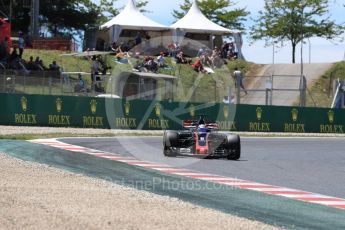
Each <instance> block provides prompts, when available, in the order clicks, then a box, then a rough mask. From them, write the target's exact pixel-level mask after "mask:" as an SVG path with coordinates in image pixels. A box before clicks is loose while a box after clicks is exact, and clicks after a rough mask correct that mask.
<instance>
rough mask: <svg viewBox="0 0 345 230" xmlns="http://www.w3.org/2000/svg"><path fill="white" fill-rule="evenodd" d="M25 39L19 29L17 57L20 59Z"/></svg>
mask: <svg viewBox="0 0 345 230" xmlns="http://www.w3.org/2000/svg"><path fill="white" fill-rule="evenodd" d="M24 46H25V40H24V37H23V32H22V31H19V38H18V48H19V58H20V59H22V57H23V52H24Z"/></svg>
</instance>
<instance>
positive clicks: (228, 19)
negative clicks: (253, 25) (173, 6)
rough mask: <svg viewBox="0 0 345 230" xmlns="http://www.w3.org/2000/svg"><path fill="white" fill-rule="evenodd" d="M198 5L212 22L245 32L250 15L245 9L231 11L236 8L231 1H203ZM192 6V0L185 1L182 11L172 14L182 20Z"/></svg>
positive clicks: (181, 6)
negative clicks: (245, 25) (247, 18)
mask: <svg viewBox="0 0 345 230" xmlns="http://www.w3.org/2000/svg"><path fill="white" fill-rule="evenodd" d="M195 1H196V0H195ZM198 5H199V7H200V10H201V11H202V13H203V14H204V15H205V16H206V17H207V18H208V19H210V20H211V21H213V22H215V23H217V24H219V25H221V26H223V27H226V28H228V29H238V30H242V31H243V30H244V25H243V22H245V21H246V18H245V17H246V16H247V15H248V14H249V13H248V12H247V11H246V10H245V8H236V9H233V10H229V8H231V7H234V6H235V3H233V2H232V1H230V0H203V1H199V2H198ZM191 6H192V2H191V0H185V2H184V3H183V4H180V9H181V11H178V10H174V11H173V13H172V14H173V16H174V17H175V18H176V19H180V18H182V17H183V16H184V15H185V14H186V13H187V12H188V10H189V9H190V7H191Z"/></svg>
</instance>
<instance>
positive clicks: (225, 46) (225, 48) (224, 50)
mask: <svg viewBox="0 0 345 230" xmlns="http://www.w3.org/2000/svg"><path fill="white" fill-rule="evenodd" d="M228 51H229V43H228V42H224V43H223V45H222V52H221V58H223V59H225V58H227V54H228Z"/></svg>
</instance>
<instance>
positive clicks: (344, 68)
mask: <svg viewBox="0 0 345 230" xmlns="http://www.w3.org/2000/svg"><path fill="white" fill-rule="evenodd" d="M336 79H345V61H342V62H337V63H335V64H334V65H333V66H332V68H330V69H329V70H328V71H327V72H326V73H325V74H323V75H322V76H321V77H320V78H319V79H318V80H317V81H316V82H315V84H314V85H313V86H312V87H311V88H310V89H309V93H308V94H307V106H309V107H315V106H316V107H328V108H329V107H330V106H331V104H332V100H333V81H334V80H336Z"/></svg>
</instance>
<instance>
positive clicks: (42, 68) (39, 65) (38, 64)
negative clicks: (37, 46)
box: [35, 56, 47, 71]
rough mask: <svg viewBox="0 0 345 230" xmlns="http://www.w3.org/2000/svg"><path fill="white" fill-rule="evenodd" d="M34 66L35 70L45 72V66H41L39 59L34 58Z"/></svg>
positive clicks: (41, 62)
mask: <svg viewBox="0 0 345 230" xmlns="http://www.w3.org/2000/svg"><path fill="white" fill-rule="evenodd" d="M35 65H36V67H37V70H42V71H43V70H46V69H47V67H45V65H44V64H43V61H42V60H41V59H40V57H38V56H37V57H36V59H35Z"/></svg>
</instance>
